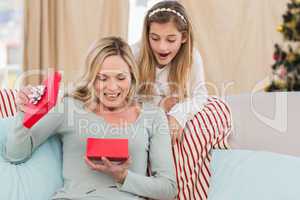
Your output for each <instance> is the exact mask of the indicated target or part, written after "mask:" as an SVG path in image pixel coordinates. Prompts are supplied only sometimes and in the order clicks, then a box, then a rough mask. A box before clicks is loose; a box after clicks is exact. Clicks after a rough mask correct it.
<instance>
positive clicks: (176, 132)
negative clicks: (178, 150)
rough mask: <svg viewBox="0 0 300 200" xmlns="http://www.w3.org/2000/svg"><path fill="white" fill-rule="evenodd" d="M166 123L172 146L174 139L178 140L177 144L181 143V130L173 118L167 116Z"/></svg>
mask: <svg viewBox="0 0 300 200" xmlns="http://www.w3.org/2000/svg"><path fill="white" fill-rule="evenodd" d="M168 121H169V128H170V133H171V141H172V145H174V144H175V142H176V139H177V140H178V142H181V140H182V137H183V128H182V127H181V126H180V124H179V123H178V122H177V120H176V119H175V117H173V116H171V115H168Z"/></svg>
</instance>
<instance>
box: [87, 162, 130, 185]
mask: <svg viewBox="0 0 300 200" xmlns="http://www.w3.org/2000/svg"><path fill="white" fill-rule="evenodd" d="M101 161H102V163H101V164H100V163H94V162H93V161H91V160H90V159H89V158H87V157H85V162H86V164H87V165H88V166H89V167H90V168H91V169H92V170H95V171H99V172H102V173H105V174H107V175H109V176H111V177H113V179H114V180H115V181H116V182H117V183H120V184H123V182H124V180H125V178H126V176H127V173H128V168H129V165H130V164H131V158H130V157H129V158H128V159H127V160H126V161H125V162H123V163H121V164H115V163H112V162H110V161H109V160H108V159H107V158H105V157H102V159H101Z"/></svg>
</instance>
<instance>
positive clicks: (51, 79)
mask: <svg viewBox="0 0 300 200" xmlns="http://www.w3.org/2000/svg"><path fill="white" fill-rule="evenodd" d="M60 81H61V75H60V73H59V72H54V73H51V74H49V75H48V77H47V79H45V80H44V81H43V85H45V86H46V88H45V92H44V94H43V96H42V98H41V99H40V100H39V101H38V103H37V104H29V105H28V106H27V107H26V112H25V116H24V119H23V125H24V126H25V127H26V128H31V127H32V126H33V125H34V124H35V123H36V122H37V121H39V120H40V119H41V118H42V117H43V116H44V115H46V114H47V113H48V112H49V110H50V109H51V108H53V107H54V106H55V104H56V101H57V97H58V91H59V83H60Z"/></svg>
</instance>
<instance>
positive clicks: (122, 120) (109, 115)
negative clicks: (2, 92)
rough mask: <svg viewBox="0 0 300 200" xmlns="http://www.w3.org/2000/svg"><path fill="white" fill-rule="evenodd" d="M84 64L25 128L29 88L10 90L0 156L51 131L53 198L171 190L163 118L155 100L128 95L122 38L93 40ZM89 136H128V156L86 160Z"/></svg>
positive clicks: (14, 155) (133, 74) (134, 75)
mask: <svg viewBox="0 0 300 200" xmlns="http://www.w3.org/2000/svg"><path fill="white" fill-rule="evenodd" d="M85 69H86V71H85V73H84V74H83V76H82V79H81V82H80V83H77V85H76V89H75V91H74V92H72V93H71V94H70V95H69V96H68V97H64V99H63V102H61V103H58V105H57V106H56V107H55V108H54V109H53V110H52V111H51V112H50V113H48V114H47V115H46V116H44V117H43V118H42V119H41V120H40V121H38V122H37V123H36V124H35V125H34V126H33V127H32V128H31V129H26V128H24V127H23V125H22V120H23V116H24V113H23V112H24V111H25V110H26V105H27V104H28V103H29V102H30V100H29V98H28V97H30V95H31V94H32V93H31V92H30V88H25V89H22V90H21V91H20V92H19V93H18V94H17V105H18V108H19V113H18V115H17V118H16V129H15V132H13V133H12V134H10V135H9V137H8V139H7V143H6V146H5V155H6V157H7V158H8V159H9V160H10V161H11V162H23V161H25V160H26V159H28V158H29V157H30V155H31V154H32V152H33V151H34V150H35V149H36V148H38V146H39V145H40V144H42V143H43V142H44V141H45V140H46V139H47V138H49V137H50V136H51V135H54V134H59V135H60V136H61V138H62V144H63V178H64V187H63V188H62V189H61V190H59V191H58V192H57V193H56V194H55V195H54V197H53V199H61V200H62V199H70V200H71V199H74V200H75V199H76V200H93V199H95V200H96V199H97V200H101V199H102V200H110V199H111V200H116V199H122V200H137V199H144V198H151V199H172V198H174V197H175V195H176V189H177V188H176V178H175V169H174V165H173V162H172V155H171V154H172V150H171V139H170V137H169V129H168V126H167V125H168V122H167V118H166V116H165V113H164V112H163V111H162V110H161V109H160V108H158V107H155V106H152V105H151V104H147V103H142V104H140V103H138V102H136V101H135V100H133V98H132V97H133V96H134V95H135V91H136V88H137V85H138V80H139V79H138V69H137V66H136V63H135V61H134V58H133V55H132V53H131V50H130V48H129V46H128V45H127V44H126V43H125V42H124V41H123V40H121V39H119V38H115V37H109V38H104V39H102V40H100V41H98V42H97V43H95V44H94V45H93V47H92V48H91V50H90V51H89V54H88V56H87V59H86V67H85ZM89 137H93V138H125V139H128V141H129V153H130V159H129V160H127V161H126V162H124V163H121V164H114V163H112V162H110V161H109V160H108V159H106V158H102V163H94V162H92V161H91V160H89V159H88V158H86V157H85V152H86V140H87V138H89ZM148 162H150V164H151V166H152V171H151V174H153V176H151V177H148V176H147V169H148V167H147V166H148V165H147V164H148Z"/></svg>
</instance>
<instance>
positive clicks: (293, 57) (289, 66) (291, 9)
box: [265, 0, 300, 92]
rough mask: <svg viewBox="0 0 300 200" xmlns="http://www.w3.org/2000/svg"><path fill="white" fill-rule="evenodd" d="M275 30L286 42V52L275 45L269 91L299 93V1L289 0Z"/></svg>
mask: <svg viewBox="0 0 300 200" xmlns="http://www.w3.org/2000/svg"><path fill="white" fill-rule="evenodd" d="M282 17H283V24H282V25H280V26H279V27H278V28H277V30H278V31H279V32H280V33H282V34H283V37H284V39H285V41H287V42H288V43H289V44H288V47H287V50H285V49H284V48H282V47H281V46H280V45H278V44H275V52H274V54H273V58H274V61H275V63H274V64H273V65H272V70H273V73H272V75H273V76H272V82H271V84H270V85H269V86H268V87H267V88H266V89H265V90H266V91H268V92H271V91H300V0H291V2H290V3H288V4H287V11H286V13H285V14H284V15H283V16H282Z"/></svg>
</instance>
